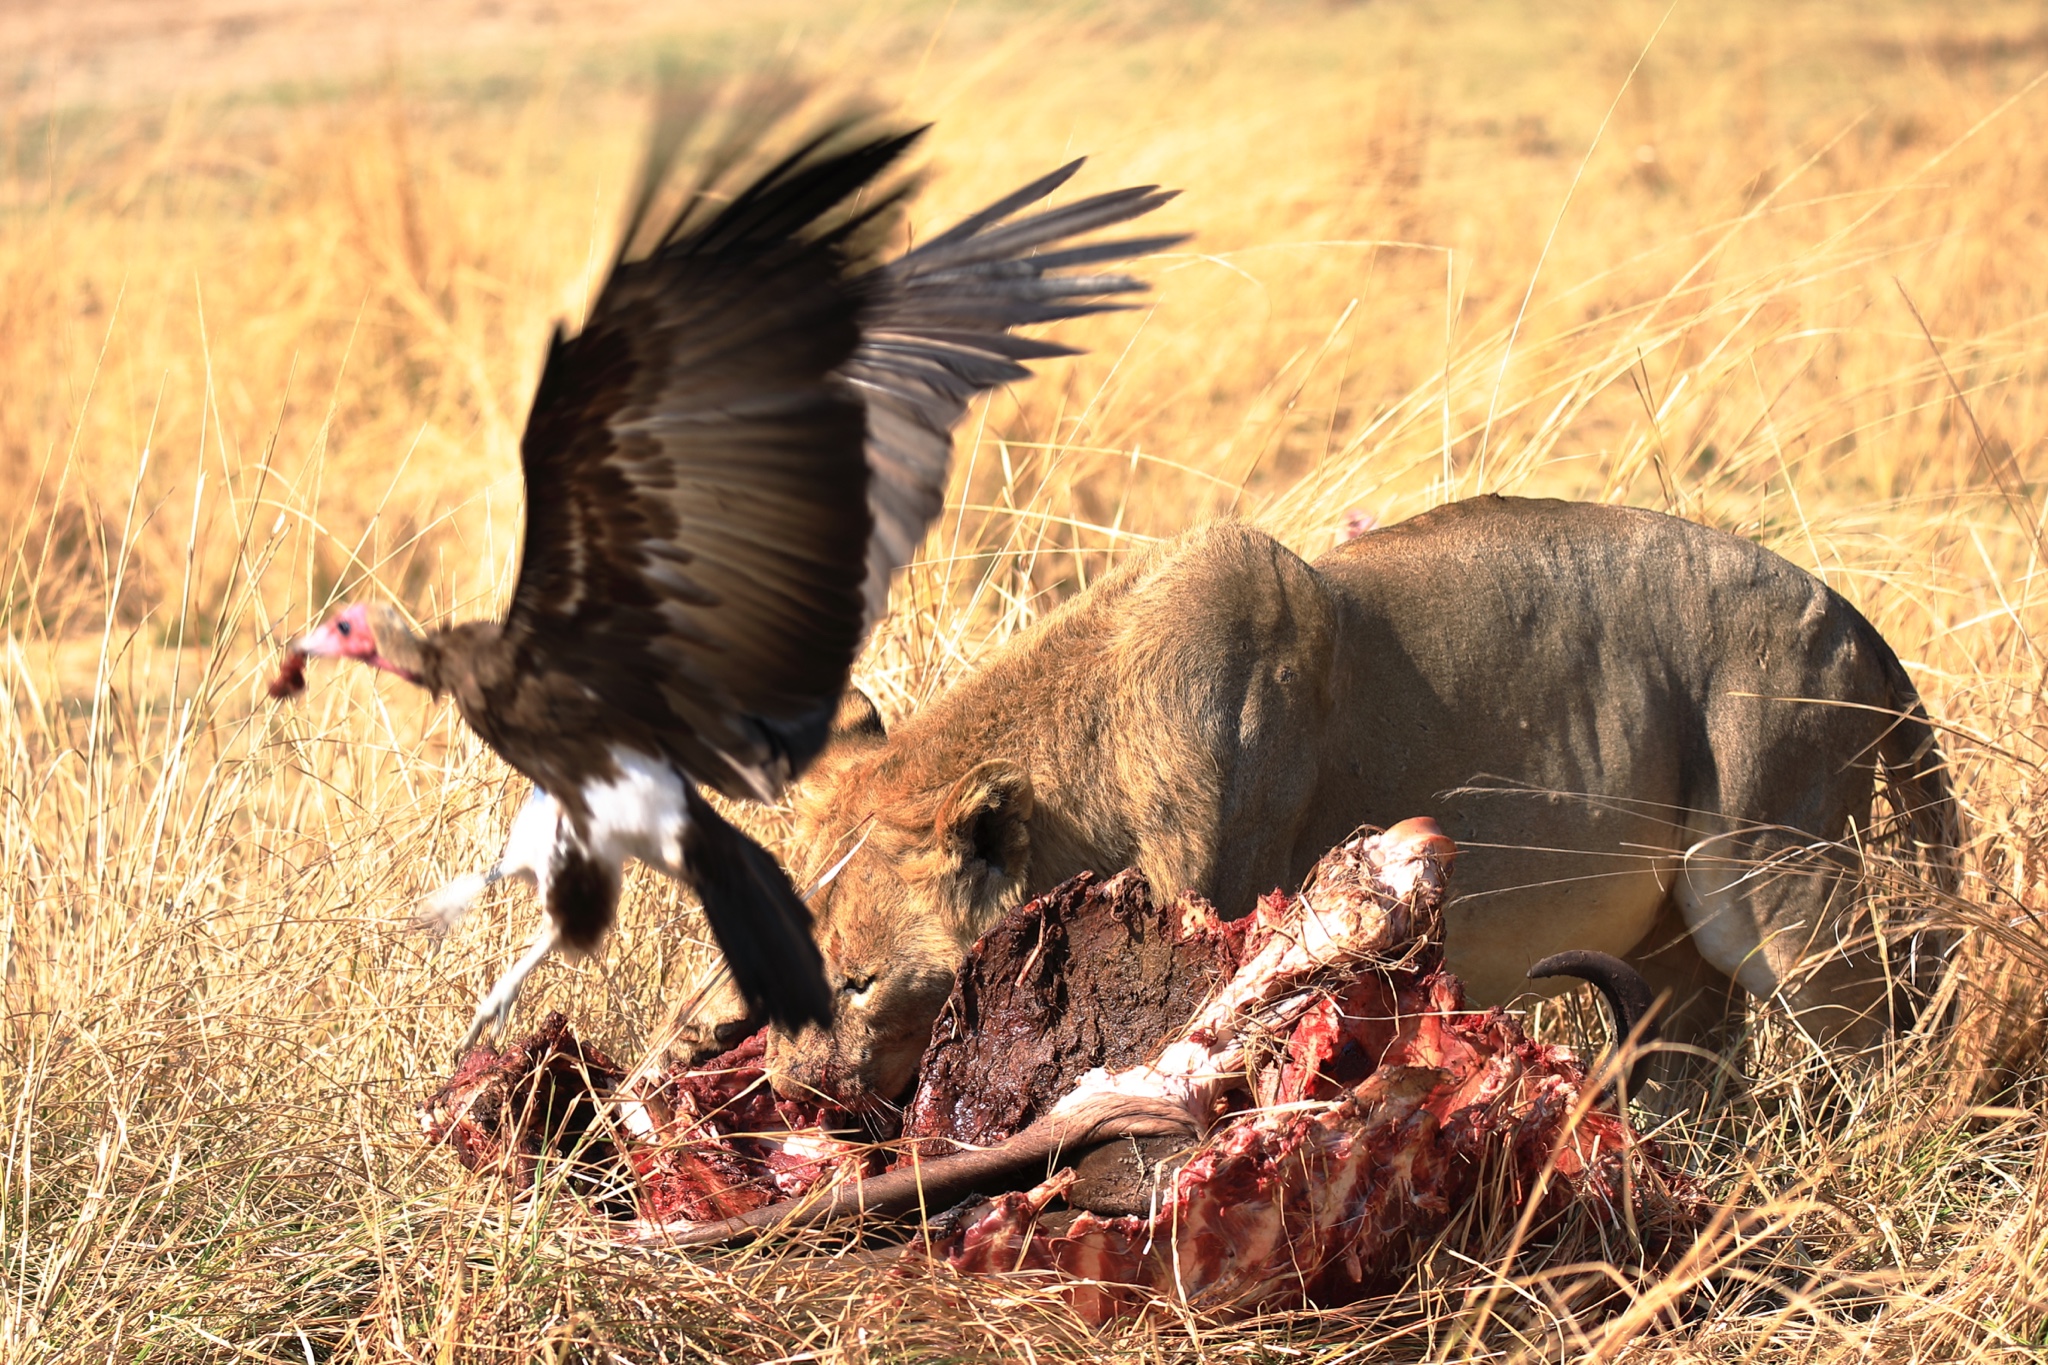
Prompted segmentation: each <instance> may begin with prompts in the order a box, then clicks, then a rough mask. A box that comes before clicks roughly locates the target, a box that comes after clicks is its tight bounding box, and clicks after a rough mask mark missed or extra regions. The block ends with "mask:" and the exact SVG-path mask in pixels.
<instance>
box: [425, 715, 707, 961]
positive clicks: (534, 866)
mask: <svg viewBox="0 0 2048 1365" xmlns="http://www.w3.org/2000/svg"><path fill="white" fill-rule="evenodd" d="M611 754H612V763H613V764H614V766H616V767H617V769H618V775H617V776H615V777H612V778H608V779H605V780H603V781H596V782H590V783H587V784H585V786H584V788H583V808H584V810H585V811H587V812H588V813H589V821H588V825H589V828H588V830H587V832H586V834H585V837H583V838H582V839H577V836H576V831H575V827H574V825H572V824H571V823H570V821H569V820H568V818H567V817H566V815H565V814H564V812H563V810H562V806H561V803H560V802H558V801H556V800H555V798H554V797H552V796H550V795H548V794H547V793H546V792H544V791H542V790H541V789H540V788H539V787H535V788H534V789H533V793H532V795H530V796H528V797H527V798H526V804H525V805H523V806H521V807H520V808H519V814H518V815H516V816H515V817H513V820H512V828H511V831H510V832H509V833H508V834H507V835H506V838H505V850H504V852H503V853H501V854H500V855H499V856H498V862H497V865H496V866H494V867H492V868H491V869H490V871H488V872H482V873H476V872H472V873H468V874H465V875H464V876H460V877H457V878H456V879H455V880H453V881H451V882H449V883H448V884H447V885H446V886H444V887H442V888H441V889H440V890H439V891H437V892H435V893H434V894H433V895H432V896H430V897H428V898H427V900H426V903H425V904H424V905H422V906H421V908H420V911H419V915H418V917H417V918H418V920H419V921H420V923H421V924H422V925H424V926H425V927H427V928H431V929H434V930H436V931H439V932H446V931H447V930H449V929H451V928H453V927H454V926H455V923H456V921H458V920H460V919H461V918H462V916H463V914H464V913H465V912H466V911H467V910H468V909H469V907H470V906H471V905H472V904H474V903H475V901H476V898H477V897H478V896H480V895H482V894H483V892H484V889H485V888H486V887H488V886H490V885H492V884H493V883H495V882H499V881H503V880H505V879H507V878H513V879H518V880H523V881H526V882H528V883H529V884H531V885H532V886H533V888H534V890H535V891H536V892H538V893H539V895H540V899H541V903H542V904H543V905H545V904H546V903H547V896H548V870H549V868H550V867H552V866H553V864H554V861H555V850H556V849H557V847H558V846H560V844H561V843H562V842H563V841H565V840H572V839H576V840H577V842H578V843H579V844H580V845H581V846H582V852H584V853H585V854H586V855H588V856H589V857H591V858H593V859H595V860H597V861H599V862H603V863H608V864H612V865H615V866H618V865H623V864H624V863H625V861H626V859H628V858H638V859H639V860H640V861H641V862H643V863H646V864H648V865H649V866H651V867H654V868H656V869H658V870H660V871H662V872H665V873H667V874H668V875H669V876H671V877H675V878H679V879H680V878H681V877H682V875H683V833H684V831H685V830H687V829H688V828H689V825H690V816H689V807H688V804H687V801H686V798H685V794H684V791H683V779H682V778H681V777H680V776H678V775H677V773H676V771H675V769H673V768H671V767H670V766H669V765H668V764H666V763H664V762H662V761H661V760H660V759H654V758H649V757H648V756H647V755H645V754H642V753H636V752H635V751H633V750H631V749H626V748H622V747H619V746H616V745H615V746H613V748H612V751H611Z"/></svg>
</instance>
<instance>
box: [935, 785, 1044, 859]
mask: <svg viewBox="0 0 2048 1365" xmlns="http://www.w3.org/2000/svg"><path fill="white" fill-rule="evenodd" d="M1035 804H1036V801H1035V798H1034V797H1033V795H1032V791H1031V775H1030V774H1029V773H1027V772H1025V771H1024V769H1023V768H1021V767H1019V766H1018V765H1017V764H1015V763H1011V762H1009V761H1008V760H1006V759H1000V758H994V759H990V760H989V761H988V762H986V763H981V764H977V765H976V766H975V767H974V768H972V769H970V770H969V771H968V773H967V775H966V776H965V777H963V778H961V779H960V780H959V781H958V782H956V783H954V784H953V790H951V791H950V792H947V793H946V799H945V800H943V801H941V802H940V803H939V814H938V819H937V820H936V822H935V827H934V832H935V833H936V834H937V835H938V838H939V847H941V848H944V849H947V850H949V851H950V852H953V853H955V854H957V855H958V857H959V858H960V861H961V864H962V865H963V867H969V868H972V870H973V871H975V872H978V873H979V872H985V874H986V875H990V876H994V877H997V878H1001V879H1004V880H1021V879H1022V878H1023V876H1024V866H1025V862H1026V860H1027V859H1028V858H1029V857H1030V856H1031V829H1030V820H1031V812H1032V809H1033V807H1034V806H1035ZM974 864H980V865H981V866H980V867H973V865H974Z"/></svg>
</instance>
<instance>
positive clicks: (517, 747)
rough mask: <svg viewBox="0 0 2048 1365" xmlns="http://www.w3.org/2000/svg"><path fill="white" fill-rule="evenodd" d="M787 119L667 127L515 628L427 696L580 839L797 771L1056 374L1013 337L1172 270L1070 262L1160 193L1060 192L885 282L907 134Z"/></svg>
mask: <svg viewBox="0 0 2048 1365" xmlns="http://www.w3.org/2000/svg"><path fill="white" fill-rule="evenodd" d="M803 98H804V96H803V92H801V91H800V90H796V89H793V88H791V87H788V86H774V85H770V86H769V87H766V88H763V89H762V90H759V91H757V92H755V93H754V94H753V95H751V96H749V97H747V98H744V99H742V100H741V101H739V103H738V104H737V106H736V108H735V110H734V111H733V113H732V114H731V116H730V117H729V118H728V119H727V122H726V131H725V133H724V135H723V136H722V137H719V138H716V139H714V140H712V141H711V143H710V145H708V146H706V147H703V148H702V149H701V150H700V151H697V152H694V153H692V152H690V151H689V150H688V149H689V148H690V146H691V145H692V143H693V138H694V129H695V128H696V127H697V126H698V121H699V120H700V119H702V117H703V115H704V113H705V110H706V108H707V102H706V101H704V100H702V99H695V98H692V97H689V96H687V95H676V94H671V96H670V97H669V98H667V99H666V100H665V101H664V109H663V114H662V117H661V119H660V121H659V122H658V124H657V127H656V131H655V134H654V136H653V138H652V139H651V140H650V144H649V149H648V154H647V160H646V164H645V167H644V171H643V175H642V180H641V184H640V185H639V187H638V188H637V189H636V191H635V193H634V194H633V196H632V198H631V199H630V201H629V202H630V205H631V211H630V213H629V216H628V219H627V222H626V226H625V230H624V232H623V234H622V236H621V245H620V250H619V254H618V256H617V258H616V259H615V260H614V262H613V264H612V267H611V270H610V272H609V273H608V275H607V277H606V279H605V281H604V284H603V286H602V287H601V288H600V289H599V291H598V294H597V297H596V299H595V300H594V301H593V303H592V305H591V308H590V314H589V317H588V319H587V320H586V322H585V323H584V326H583V328H582V330H581V331H580V332H578V333H576V334H574V335H570V334H568V333H567V332H565V331H563V330H559V329H558V330H557V332H556V334H555V337H554V340H553V343H552V344H551V346H550V347H549V350H548V355H547V359H546V362H545V364H544V366H543V368H542V372H541V377H540V382H539V384H538V386H537V389H536V392H535V395H534V402H533V408H532V412H531V415H530V416H529V418H528V421H527V427H526V431H525V434H524V436H523V437H522V439H521V442H520V461H521V466H522V470H523V472H524V474H525V479H526V529H525V534H524V539H523V541H522V545H521V559H520V568H519V576H518V581H517V584H516V586H515V588H514V591H513V596H512V601H511V604H510V606H509V607H508V609H507V611H506V614H505V618H504V620H503V622H502V624H501V625H500V626H499V627H497V628H496V629H495V630H491V629H483V630H475V629H472V630H471V631H470V633H469V634H466V635H461V636H460V637H459V639H458V638H457V637H456V636H455V635H453V634H451V635H450V636H449V637H447V646H446V648H448V649H449V650H455V649H456V648H457V646H458V645H459V646H460V649H461V650H463V651H466V653H465V654H464V657H463V659H462V660H461V661H460V664H459V666H458V664H457V661H456V658H455V655H454V653H450V654H448V656H447V660H446V661H447V662H448V664H449V670H448V676H447V677H446V678H442V677H440V676H439V675H437V679H436V682H435V684H434V685H436V686H437V687H438V686H443V685H445V686H446V687H447V689H448V690H449V691H452V692H453V693H454V694H455V695H456V698H457V700H458V702H459V703H460V704H461V705H462V708H463V712H464V714H465V716H467V717H468V718H469V719H470V722H471V724H472V725H474V726H475V727H476V729H477V730H478V732H479V733H480V734H481V735H482V736H483V737H484V738H485V739H486V741H487V742H489V743H490V744H491V746H492V747H493V748H494V749H496V750H497V751H498V752H499V753H500V754H501V755H502V756H503V757H505V758H506V759H507V761H509V762H510V763H512V765H513V766H514V767H516V768H518V769H519V770H520V771H522V772H524V773H526V774H527V775H528V776H529V777H531V778H533V779H534V781H535V782H536V783H537V784H539V785H540V786H541V787H543V788H544V789H546V790H547V791H548V792H549V793H551V794H552V795H553V796H554V797H555V798H556V799H557V800H558V801H560V802H561V803H562V805H563V807H564V808H565V810H566V812H567V814H568V816H569V818H570V819H571V821H572V822H573V823H574V824H575V825H576V826H577V827H578V828H579V829H582V828H584V827H585V824H586V822H587V818H588V812H587V811H586V810H585V808H584V798H583V795H582V793H583V789H584V788H585V786H586V785H587V784H589V783H590V782H592V781H603V780H609V779H612V778H614V777H616V776H617V769H616V766H615V762H614V759H613V758H612V755H613V753H614V752H616V751H621V750H626V751H632V752H636V753H640V754H645V755H647V756H649V757H652V758H658V759H660V760H663V761H665V762H667V763H668V764H670V765H671V766H673V767H674V768H675V769H676V770H677V771H678V772H680V773H681V774H682V775H683V776H684V777H685V778H686V779H687V781H686V782H685V786H686V787H687V786H689V784H690V783H692V782H695V783H703V784H705V785H706V786H709V787H711V788H713V789H715V790H717V791H718V792H720V793H722V794H724V795H726V796H731V797H755V798H759V799H772V798H773V797H774V796H775V795H776V794H777V793H778V792H779V791H780V790H781V788H782V787H783V785H784V784H785V783H787V782H788V781H789V780H790V779H791V778H793V777H794V776H796V775H797V774H799V773H800V772H802V771H803V769H804V768H805V766H806V765H807V764H808V763H809V762H810V761H811V759H812V758H813V757H814V756H815V755H816V754H817V752H818V751H819V749H820V748H822V747H823V745H824V742H825V739H826V736H827V734H828V732H829V728H830V722H831V717H832V715H833V712H834V710H835V708H836V707H837V704H838V701H839V698H840V695H841V693H842V691H843V690H844V687H845V683H846V678H847V675H848V673H849V671H850V670H851V668H852V665H853V661H854V657H855V655H856V654H857V652H858V651H859V649H860V647H861V645H862V642H863V640H864V638H865V636H866V633H867V631H868V630H869V629H870V628H871V627H872V625H873V623H874V621H875V620H876V619H877V617H878V616H879V615H880V614H881V612H882V610H883V609H884V607H885V605H886V603H887V599H888V589H889V581H890V578H891V576H892V574H893V573H894V572H895V571H896V570H897V569H899V568H901V567H902V566H903V565H904V564H905V563H907V562H908V561H909V559H910V557H911V555H912V554H914V553H915V551H916V549H917V547H918V545H919V544H920V543H921V542H922V540H923V537H924V535H925V531H926V529H927V527H928V526H929V524H930V522H931V520H932V518H933V517H934V516H935V515H936V514H937V512H938V510H939V507H940V505H941V502H942V500H943V497H944V493H945V486H946V478H947V466H948V462H949V457H950V454H951V449H952V440H951V431H952V428H953V426H954V425H955V424H956V423H957V422H958V421H959V419H960V417H961V416H962V414H963V413H964V412H965V410H966V405H967V403H968V401H969V400H970V399H971V398H972V397H973V396H974V395H975V394H976V393H979V392H981V391H983V390H986V389H989V388H991V387H994V386H995V385H998V384H1003V383H1008V382H1010V381H1012V380H1015V379H1018V378H1022V377H1023V376H1024V375H1025V374H1026V373H1027V371H1026V370H1025V369H1024V367H1023V365H1022V364H1021V363H1020V362H1022V361H1025V360H1030V359H1036V358H1040V357H1045V356H1053V355H1063V354H1067V353H1068V352H1067V349H1066V348H1064V347H1061V346H1057V345H1052V344H1049V343H1045V342H1041V341H1033V340H1027V339H1022V338H1018V337H1015V336H1012V335H1010V332H1011V330H1012V329H1013V328H1016V327H1019V326H1023V325H1026V324H1032V323H1040V322H1050V321H1054V320H1057V319H1060V318H1070V317H1079V316H1082V315H1084V314H1087V313H1091V312H1097V311H1100V310H1102V309H1104V308H1110V307H1115V306H1119V305H1116V304H1114V303H1112V302H1109V301H1108V300H1110V299H1111V298H1112V297H1114V296H1119V295H1124V294H1128V293H1131V292H1133V291H1135V290H1137V289H1139V288H1141V287H1142V286H1140V284H1139V283H1138V282H1137V281H1136V280H1134V279H1131V278H1129V277H1127V276H1124V275H1119V274H1101V273H1090V272H1093V271H1094V269H1095V267H1097V266H1099V265H1100V264H1102V263H1103V262H1107V261H1111V260H1115V259H1118V258H1121V257H1125V256H1131V255H1137V254H1142V253H1144V252H1149V251H1156V250H1158V249H1160V248H1161V247H1163V246H1166V245H1169V244H1171V243H1173V242H1175V241H1178V240H1179V239H1178V238H1176V237H1167V236H1155V237H1141V238H1131V239H1127V240H1123V241H1115V242H1103V243H1093V244H1084V245H1079V246H1074V245H1067V242H1068V239H1070V238H1072V237H1074V236H1075V235H1077V234H1081V233H1087V232H1092V231H1095V230H1097V229H1100V228H1103V227H1107V226H1110V225H1113V224H1116V223H1121V222H1124V221H1127V220H1128V219H1131V218H1134V217H1136V216H1138V215H1140V214H1143V213H1147V212H1150V211H1151V210H1152V209H1154V208H1156V207H1157V206H1158V205H1159V204H1161V203H1163V202H1165V201H1166V199H1168V198H1170V197H1171V196H1170V195H1166V194H1162V193H1161V192H1159V191H1157V190H1155V189H1152V188H1150V187H1146V188H1142V189H1133V190H1121V191H1116V192H1114V193H1111V194H1104V195H1097V196H1095V197H1093V198H1090V199H1084V200H1081V201H1078V202H1076V203H1073V204H1068V205H1065V206H1062V207H1059V208H1054V209H1048V210H1043V211H1040V212H1037V213H1032V214H1028V215H1027V216H1024V217H1021V218H1020V217H1018V216H1017V215H1018V214H1019V213H1020V212H1021V211H1024V210H1027V209H1029V208H1030V207H1031V206H1033V205H1036V204H1038V203H1040V202H1041V201H1042V200H1043V199H1044V198H1045V197H1046V196H1047V195H1049V194H1051V193H1052V192H1053V191H1054V190H1056V189H1057V188H1059V186H1061V185H1063V184H1064V183H1065V182H1066V181H1067V180H1068V179H1069V178H1071V177H1072V175H1073V174H1074V172H1075V170H1076V169H1077V168H1078V166H1079V164H1080V163H1078V162H1076V163H1073V164H1072V165H1069V166H1066V167H1063V168H1061V169H1060V170H1058V171H1056V172H1054V173H1052V174H1051V175H1048V176H1044V177H1042V178H1040V179H1039V180H1037V181H1034V182H1033V183H1031V184H1029V185H1026V186H1025V187H1023V188H1022V189H1020V190H1018V191H1016V192H1015V193H1013V194H1010V195H1008V196H1006V197H1004V198H1003V199H1001V200H999V201H998V202H996V203H995V204H992V205H990V206H989V207H988V208H987V209H985V210H983V211H982V212H981V213H978V214H975V215H973V216H972V217H970V218H968V219H967V220H965V221H964V222H962V223H960V224H959V225H957V226H956V227H954V228H953V229H951V230H950V231H948V232H945V233H942V234H940V235H939V236H937V237H934V238H933V239H931V240H930V241H929V242H927V243H925V244H924V245H923V246H921V247H919V248H917V249H916V250H913V251H910V252H908V253H906V254H905V255H903V256H902V257H900V258H899V259H897V260H894V261H891V262H888V263H887V264H880V263H878V262H879V261H880V248H881V246H882V245H883V244H884V243H885V242H886V241H887V240H889V239H891V238H892V237H893V236H894V235H895V233H896V229H897V225H898V223H899V221H900V217H901V209H902V206H903V204H904V202H905V201H906V199H907V197H908V196H909V194H910V192H911V190H912V188H913V186H914V183H915V181H914V177H911V176H908V175H905V174H902V173H900V172H899V171H897V170H896V168H897V166H898V165H899V163H900V162H901V160H902V158H903V155H904V153H905V152H906V151H907V150H908V149H909V148H910V147H911V145H912V144H913V143H914V142H915V141H916V140H917V138H918V137H919V136H920V134H921V132H922V130H921V129H905V128H902V127H900V126H899V127H890V126H887V125H886V124H884V123H883V122H882V121H880V120H878V119H877V118H875V117H873V116H872V115H869V114H865V113H860V112H854V113H849V114H843V115H840V116H838V117H835V118H831V119H828V120H826V121H824V122H823V123H821V124H818V125H816V126H815V127H814V128H813V129H812V130H811V131H809V132H807V133H804V134H802V135H799V136H796V137H793V138H792V137H786V136H784V134H785V131H786V130H787V129H788V128H789V127H790V124H791V120H790V115H791V114H792V113H793V111H794V110H796V108H797V107H798V106H799V105H800V104H801V103H802V100H803ZM686 159H688V160H691V161H694V163H695V164H696V165H697V167H698V168H699V169H698V171H697V173H696V175H695V177H694V178H688V177H684V176H681V175H680V174H679V173H678V171H679V167H680V166H681V165H682V164H683V163H684V162H685V160H686ZM458 674H460V675H461V676H460V677H457V675H458ZM689 799H690V802H691V803H692V807H691V809H692V815H693V819H694V820H695V823H694V824H693V826H692V831H691V833H690V834H689V835H688V836H687V842H688V846H689V856H688V857H687V858H686V864H687V871H688V875H689V876H690V878H691V879H692V880H693V881H694V882H695V883H696V884H697V887H698V889H699V891H700V893H701V894H702V896H703V898H704V904H705V910H706V913H707V915H708V916H709V917H710V920H711V923H712V927H713V931H714V933H715V934H716V935H717V937H718V941H719V945H720V947H721V948H722V949H723V950H724V951H725V953H726V956H727V957H728V959H729V960H730V961H731V963H732V965H733V969H734V974H735V977H736V979H737V980H738V981H739V983H740V985H741V987H742V989H743V990H744V991H745V992H746V994H747V995H748V997H749V999H750V1000H752V1001H754V1002H755V1003H757V1004H761V1005H765V1007H766V1008H767V1010H768V1012H769V1013H770V1014H771V1015H773V1016H774V1017H775V1018H776V1019H778V1020H779V1021H782V1022H784V1023H795V1022H797V1021H801V1020H804V1019H817V1020H823V1019H825V1018H826V1017H828V1007H829V997H828V994H827V992H826V988H825V983H824V977H823V974H822V969H821V966H820V961H819V958H818V954H817V950H816V948H815V947H814V946H813V945H812V944H811V942H810V938H809V915H808V913H807V912H806V911H805V909H804V907H803V904H802V902H801V901H800V900H798V899H797V897H796V895H795V893H794V891H792V890H791V888H790V886H789V883H788V880H787V878H785V877H784V876H783V874H782V872H781V870H780V869H779V868H778V867H777V866H776V865H775V862H774V860H773V859H772V858H770V857H769V856H768V854H767V853H766V852H764V851H763V850H762V849H761V848H760V847H759V846H758V845H756V844H755V843H754V842H753V841H752V840H750V839H747V838H746V837H745V836H744V835H742V834H740V833H739V832H738V831H736V830H734V829H732V827H731V826H729V825H727V824H725V823H724V822H723V821H722V820H720V819H719V818H718V816H717V814H716V812H715V811H712V810H711V808H710V807H709V806H708V805H705V804H704V803H703V801H702V799H701V798H700V797H699V796H698V795H697V793H696V792H695V791H694V790H693V791H691V792H690V794H689Z"/></svg>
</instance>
